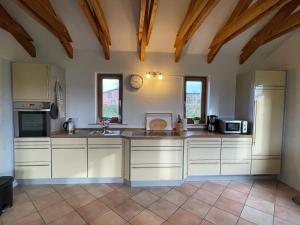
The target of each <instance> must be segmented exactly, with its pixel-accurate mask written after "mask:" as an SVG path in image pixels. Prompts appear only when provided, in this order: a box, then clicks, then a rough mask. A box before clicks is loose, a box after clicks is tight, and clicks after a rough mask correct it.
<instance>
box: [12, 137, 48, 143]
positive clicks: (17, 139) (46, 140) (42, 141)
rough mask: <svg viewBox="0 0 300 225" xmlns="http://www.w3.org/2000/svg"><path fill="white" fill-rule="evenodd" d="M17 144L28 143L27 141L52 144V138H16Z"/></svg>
mask: <svg viewBox="0 0 300 225" xmlns="http://www.w3.org/2000/svg"><path fill="white" fill-rule="evenodd" d="M14 143H15V144H27V143H32V144H35V143H39V144H50V138H15V139H14Z"/></svg>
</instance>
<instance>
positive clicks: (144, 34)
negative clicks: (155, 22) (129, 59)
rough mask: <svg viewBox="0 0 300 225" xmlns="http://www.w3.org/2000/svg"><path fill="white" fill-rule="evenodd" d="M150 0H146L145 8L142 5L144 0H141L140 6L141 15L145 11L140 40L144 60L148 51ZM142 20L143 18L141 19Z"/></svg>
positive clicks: (141, 56) (141, 58)
mask: <svg viewBox="0 0 300 225" xmlns="http://www.w3.org/2000/svg"><path fill="white" fill-rule="evenodd" d="M149 1H151V0H146V5H145V8H144V6H142V2H143V0H141V8H140V15H141V14H142V13H144V15H143V16H142V17H143V18H144V19H143V22H144V24H143V26H142V27H143V30H142V36H141V40H140V52H139V53H140V54H139V56H140V60H141V61H144V60H145V52H146V46H147V30H148V27H147V26H148V8H149ZM141 10H144V11H143V12H141ZM140 21H141V19H140Z"/></svg>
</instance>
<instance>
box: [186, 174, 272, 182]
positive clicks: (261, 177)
mask: <svg viewBox="0 0 300 225" xmlns="http://www.w3.org/2000/svg"><path fill="white" fill-rule="evenodd" d="M274 179H277V175H228V176H226V175H222V176H189V177H186V178H185V179H184V181H188V182H189V181H205V180H274Z"/></svg>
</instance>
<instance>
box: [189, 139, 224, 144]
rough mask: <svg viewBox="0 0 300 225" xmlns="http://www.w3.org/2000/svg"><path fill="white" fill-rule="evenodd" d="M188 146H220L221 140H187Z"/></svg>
mask: <svg viewBox="0 0 300 225" xmlns="http://www.w3.org/2000/svg"><path fill="white" fill-rule="evenodd" d="M188 144H189V145H217V146H218V145H221V138H188Z"/></svg>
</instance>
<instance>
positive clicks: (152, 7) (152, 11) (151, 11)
mask: <svg viewBox="0 0 300 225" xmlns="http://www.w3.org/2000/svg"><path fill="white" fill-rule="evenodd" d="M157 7H158V0H152V1H151V4H150V9H149V19H148V25H147V45H148V44H149V40H150V36H151V33H152V29H153V25H154V20H155V16H156V12H157Z"/></svg>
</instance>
